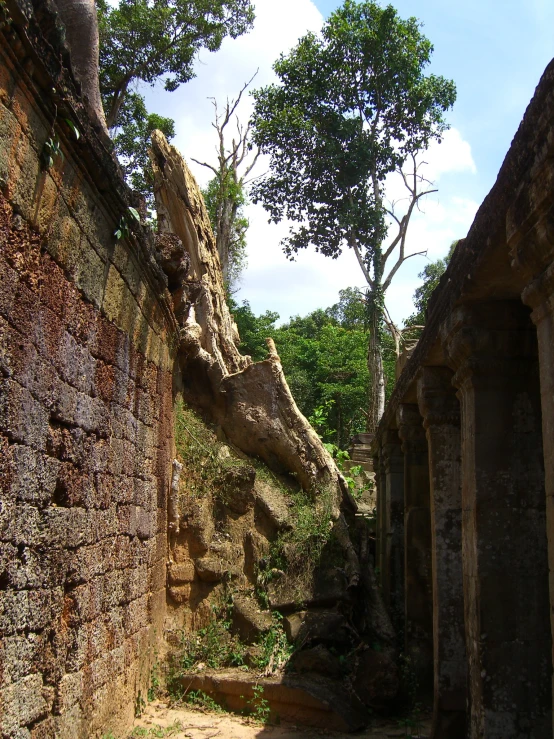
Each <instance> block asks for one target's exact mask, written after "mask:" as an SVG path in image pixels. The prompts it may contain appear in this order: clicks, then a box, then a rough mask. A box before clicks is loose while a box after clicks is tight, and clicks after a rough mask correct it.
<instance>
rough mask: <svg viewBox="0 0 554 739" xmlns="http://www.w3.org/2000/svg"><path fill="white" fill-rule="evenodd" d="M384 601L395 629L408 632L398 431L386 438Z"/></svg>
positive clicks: (387, 433)
mask: <svg viewBox="0 0 554 739" xmlns="http://www.w3.org/2000/svg"><path fill="white" fill-rule="evenodd" d="M381 470H382V472H383V473H384V483H385V485H384V493H385V494H384V500H383V531H384V534H385V535H384V536H383V552H382V563H383V564H382V580H381V582H382V584H383V599H384V601H385V603H386V605H387V607H388V609H389V612H390V615H391V619H392V622H393V625H394V628H395V629H396V630H397V631H398V630H402V631H403V630H404V457H403V455H402V448H401V446H400V439H399V438H398V433H397V432H396V430H395V429H388V430H387V431H385V433H384V435H383V441H382V451H381Z"/></svg>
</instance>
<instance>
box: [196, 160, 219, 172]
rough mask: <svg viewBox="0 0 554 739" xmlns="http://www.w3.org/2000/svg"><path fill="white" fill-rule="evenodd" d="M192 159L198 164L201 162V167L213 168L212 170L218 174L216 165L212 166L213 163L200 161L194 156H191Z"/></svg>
mask: <svg viewBox="0 0 554 739" xmlns="http://www.w3.org/2000/svg"><path fill="white" fill-rule="evenodd" d="M191 160H192V161H193V162H196V164H199V165H200V166H201V167H207V168H208V169H211V170H212V172H214V173H215V174H216V175H217V174H218V170H217V169H216V168H215V167H212V165H211V164H208V162H199V161H198V159H195V158H194V157H191Z"/></svg>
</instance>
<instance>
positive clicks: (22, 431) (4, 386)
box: [0, 380, 48, 451]
mask: <svg viewBox="0 0 554 739" xmlns="http://www.w3.org/2000/svg"><path fill="white" fill-rule="evenodd" d="M0 429H1V430H2V431H3V432H4V433H5V434H6V436H7V437H8V438H9V439H11V440H12V441H15V442H20V443H21V444H26V445H28V446H31V447H34V448H35V449H39V450H42V451H44V450H45V449H46V437H47V434H48V412H47V411H46V409H45V408H44V407H43V406H42V405H40V403H38V402H37V401H36V400H35V399H34V398H33V396H32V395H31V393H30V392H29V391H28V390H27V389H26V388H23V387H22V386H21V385H19V384H18V383H16V382H14V381H13V380H1V381H0Z"/></svg>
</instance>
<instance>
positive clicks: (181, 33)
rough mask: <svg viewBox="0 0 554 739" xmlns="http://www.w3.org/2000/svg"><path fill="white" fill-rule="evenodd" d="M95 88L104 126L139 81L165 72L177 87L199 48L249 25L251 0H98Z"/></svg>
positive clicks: (214, 45) (215, 45)
mask: <svg viewBox="0 0 554 739" xmlns="http://www.w3.org/2000/svg"><path fill="white" fill-rule="evenodd" d="M97 7H98V18H99V27H100V89H101V91H102V98H103V101H104V110H105V111H106V122H107V124H108V128H113V127H114V126H116V125H117V123H118V115H119V111H120V109H121V106H122V105H123V103H124V101H125V98H126V96H127V95H128V93H129V92H130V91H131V90H132V89H133V86H134V85H135V84H136V83H138V82H147V83H149V84H154V82H156V80H158V79H160V78H161V77H163V78H164V86H165V89H166V90H169V91H173V90H176V89H177V88H178V87H179V85H180V84H182V83H183V82H188V81H189V80H190V79H192V78H193V77H194V61H195V58H196V56H197V54H198V52H199V51H200V50H201V49H208V51H217V50H218V49H219V47H220V46H221V42H222V41H223V39H224V38H225V37H226V36H231V38H237V36H240V35H241V34H243V33H246V31H248V29H249V28H251V26H252V23H253V21H254V9H253V7H252V3H251V2H250V0H119V2H118V3H117V5H112V4H111V3H109V2H108V0H97Z"/></svg>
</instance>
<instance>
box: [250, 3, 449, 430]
mask: <svg viewBox="0 0 554 739" xmlns="http://www.w3.org/2000/svg"><path fill="white" fill-rule="evenodd" d="M432 50H433V47H432V45H431V43H430V42H429V41H428V39H426V38H425V36H423V34H422V33H421V32H420V24H419V23H418V21H417V20H416V19H415V18H409V19H407V20H402V19H401V18H399V16H398V14H397V12H396V10H395V9H394V8H393V7H392V6H391V5H389V6H387V7H385V8H382V7H381V6H380V5H378V4H377V3H376V2H373V0H364V2H355V0H345V2H344V4H343V5H342V6H341V7H340V8H339V9H338V10H336V11H335V12H334V13H333V14H332V15H331V16H330V18H329V19H328V20H327V22H326V23H325V24H324V26H323V29H322V32H321V35H319V36H316V35H314V34H311V33H310V34H307V35H306V36H304V37H303V38H302V39H300V41H299V43H298V45H297V46H296V47H295V48H294V49H293V50H292V51H291V52H290V54H289V55H288V56H283V55H281V57H280V59H279V60H278V61H277V62H276V63H275V65H274V70H275V72H276V74H277V77H278V78H279V81H280V84H278V85H275V84H274V85H269V86H267V87H265V88H262V89H260V90H257V91H255V92H254V97H255V110H254V115H253V124H252V125H253V140H254V142H255V143H256V144H257V145H258V146H259V147H260V149H261V151H262V153H264V154H266V155H269V157H270V172H269V174H268V176H267V177H266V178H264V179H262V180H260V181H258V182H257V183H255V185H254V187H253V189H252V197H253V200H254V201H255V202H261V203H262V204H263V206H264V208H265V209H266V210H267V211H268V213H269V216H270V221H272V222H275V223H278V222H280V221H282V220H283V219H285V218H286V219H288V220H290V221H292V223H293V226H292V228H291V229H290V232H289V236H288V237H287V238H285V239H284V240H283V242H282V243H283V247H284V251H285V253H286V254H287V255H288V256H289V257H291V258H293V257H294V255H295V254H296V253H297V252H298V250H299V249H304V248H307V247H309V246H311V245H313V246H314V247H315V249H316V250H317V251H319V252H321V253H322V254H324V255H326V256H329V257H332V258H337V257H338V256H339V254H340V253H341V252H342V249H343V248H345V247H347V248H352V249H354V251H355V252H356V256H357V258H358V262H359V264H360V268H361V269H362V272H363V274H364V277H365V280H366V282H367V285H368V300H367V305H368V308H369V312H370V325H369V328H370V330H369V333H368V340H369V352H368V363H369V365H370V374H371V381H372V385H371V393H370V398H371V403H370V416H369V417H370V424H371V426H372V427H374V426H375V425H376V423H377V422H378V420H379V416H380V413H381V412H382V407H383V401H384V381H383V341H382V335H383V332H382V326H383V323H384V320H385V318H386V312H385V302H384V301H385V294H386V291H387V289H388V286H389V285H390V282H391V280H392V279H393V277H394V275H395V274H396V271H397V270H398V269H399V267H400V265H401V264H402V263H403V262H404V261H405V260H406V259H407V258H409V256H411V255H407V254H406V252H405V239H406V230H407V227H408V223H409V220H410V216H411V213H412V212H413V209H414V207H415V206H416V205H417V203H418V201H419V199H420V198H421V197H422V196H423V195H425V194H426V193H425V192H420V191H419V186H420V185H421V182H422V177H421V175H420V174H419V172H418V165H417V161H416V155H417V154H418V152H420V151H422V150H425V149H426V148H427V147H428V146H429V144H430V142H431V141H432V140H434V139H435V140H439V141H440V138H441V135H442V133H443V132H444V130H445V129H446V128H447V124H446V123H445V120H444V117H443V114H444V112H445V111H446V110H448V108H450V107H451V106H452V104H453V102H454V100H455V96H456V93H455V87H454V84H453V82H451V81H449V80H446V79H444V78H443V77H438V76H436V75H433V74H431V75H428V76H425V74H424V70H425V68H426V67H427V66H428V64H429V62H430V59H431V53H432ZM407 162H408V163H410V164H411V166H412V173H411V175H410V177H407V176H406V174H405V173H403V174H404V182H405V184H406V188H407V190H408V192H409V206H408V210H407V212H406V214H405V215H404V216H403V217H402V218H399V217H398V216H397V215H396V214H394V211H393V210H392V211H391V210H387V208H386V207H385V205H384V194H385V193H384V182H385V178H386V177H387V175H388V174H390V173H391V172H394V171H399V170H401V169H402V168H403V167H404V165H405V164H406V163H407ZM410 178H411V179H410ZM387 214H388V215H389V216H391V218H393V219H394V220H395V221H396V224H397V226H398V233H397V235H396V237H395V238H393V239H392V241H391V243H390V244H388V245H387V246H386V247H385V246H384V242H385V238H386V236H387V231H388V228H387V221H386V216H387ZM397 247H398V254H397V256H396V257H395V261H394V264H393V266H392V267H391V268H390V270H389V272H388V274H387V275H386V276H385V265H386V262H387V260H388V259H389V258H390V257H391V256H392V254H393V253H394V250H395V249H397Z"/></svg>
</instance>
